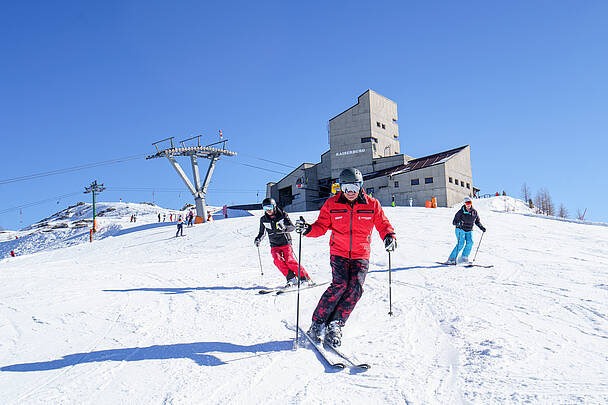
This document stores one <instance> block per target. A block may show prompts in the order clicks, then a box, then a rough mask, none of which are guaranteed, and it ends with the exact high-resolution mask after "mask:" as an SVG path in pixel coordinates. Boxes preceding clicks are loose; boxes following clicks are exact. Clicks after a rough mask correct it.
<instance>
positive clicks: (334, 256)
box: [296, 168, 397, 346]
mask: <svg viewBox="0 0 608 405" xmlns="http://www.w3.org/2000/svg"><path fill="white" fill-rule="evenodd" d="M339 180H340V190H341V192H340V193H339V194H337V195H335V196H333V197H330V198H329V199H328V200H327V201H326V202H325V204H324V205H323V207H322V208H321V212H320V213H319V218H318V219H317V220H316V221H315V222H314V223H313V224H312V225H311V224H307V223H306V221H305V220H304V219H303V218H301V219H299V220H298V221H296V232H298V233H303V234H304V235H306V236H308V237H312V238H316V237H319V236H322V235H325V233H326V232H327V231H328V230H331V231H332V234H331V238H330V240H329V246H330V249H329V252H330V255H331V257H330V265H331V268H332V282H331V284H330V286H329V287H328V288H327V290H326V291H325V292H324V293H323V295H322V296H321V299H320V300H319V303H318V304H317V308H316V309H315V311H314V313H313V315H312V325H311V327H310V329H309V330H308V332H307V334H308V336H310V337H311V338H312V339H314V340H316V341H321V336H322V334H323V333H324V332H325V338H324V341H325V342H327V343H329V344H331V345H333V346H340V345H341V344H342V328H343V327H344V324H345V323H346V320H347V319H348V317H349V316H350V314H351V312H352V311H353V309H354V308H355V305H357V302H358V301H359V298H361V295H362V294H363V283H364V282H365V276H366V275H367V269H368V267H369V256H370V243H371V236H372V231H373V230H374V227H376V229H377V230H378V233H379V234H380V237H381V238H382V239H383V240H384V246H385V249H386V250H387V251H389V252H391V251H393V250H395V248H396V247H397V241H396V239H395V230H394V229H393V227H392V225H391V224H390V222H389V221H388V219H387V218H386V216H385V215H384V211H383V210H382V206H381V205H380V202H379V201H378V200H376V199H375V198H373V197H370V196H368V195H366V194H365V191H364V190H363V175H362V174H361V172H360V171H359V170H357V169H354V168H351V169H344V170H343V171H342V173H340V179H339Z"/></svg>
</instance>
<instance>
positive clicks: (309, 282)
mask: <svg viewBox="0 0 608 405" xmlns="http://www.w3.org/2000/svg"><path fill="white" fill-rule="evenodd" d="M300 285H302V286H304V287H307V286H313V285H315V282H314V281H312V279H310V278H306V277H300Z"/></svg>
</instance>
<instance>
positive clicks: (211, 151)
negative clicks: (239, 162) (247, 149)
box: [146, 135, 236, 222]
mask: <svg viewBox="0 0 608 405" xmlns="http://www.w3.org/2000/svg"><path fill="white" fill-rule="evenodd" d="M201 136H202V135H198V136H194V137H192V138H188V139H184V140H183V141H180V142H179V143H180V144H181V146H178V147H175V146H174V145H173V138H174V137H171V138H166V139H162V140H160V141H157V142H154V143H153V144H152V145H154V147H155V148H156V151H157V153H156V154H154V155H150V156H147V157H146V159H156V158H162V157H166V158H167V159H168V160H169V163H171V166H173V168H174V169H175V171H176V172H177V174H178V175H179V177H181V179H182V180H183V181H184V184H185V185H186V187H188V190H190V192H191V193H192V196H193V197H194V202H195V205H196V215H197V216H198V217H201V218H202V220H203V222H206V221H207V206H206V205H205V195H206V194H207V187H208V186H209V182H210V181H211V175H212V174H213V171H214V170H215V164H216V162H217V161H218V160H219V158H220V156H222V155H224V156H236V152H232V151H229V150H227V149H226V142H227V141H228V140H222V141H219V142H215V143H212V144H209V145H206V146H201V144H200V141H201V139H200V138H201ZM193 139H196V146H186V144H185V142H188V141H192V140H193ZM167 141H169V142H170V145H171V147H170V148H167V149H163V150H160V149H159V147H158V144H160V143H162V142H167ZM219 144H222V145H221V149H220V148H219ZM214 145H218V147H213V146H214ZM176 156H190V162H191V163H192V175H193V177H194V185H193V184H192V182H190V179H188V177H187V176H186V173H185V172H184V170H183V169H182V168H181V166H180V165H179V163H178V162H177V160H175V157H176ZM199 157H202V158H205V159H209V160H210V162H209V168H208V169H207V174H206V175H205V179H204V180H203V183H202V184H201V178H200V172H199V170H198V158H199Z"/></svg>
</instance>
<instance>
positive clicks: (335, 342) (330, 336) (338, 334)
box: [323, 320, 343, 347]
mask: <svg viewBox="0 0 608 405" xmlns="http://www.w3.org/2000/svg"><path fill="white" fill-rule="evenodd" d="M342 326H343V323H342V321H339V320H335V321H331V322H330V323H329V325H327V332H326V333H325V339H324V340H323V341H324V342H325V343H327V344H329V345H331V346H334V347H340V345H341V344H342Z"/></svg>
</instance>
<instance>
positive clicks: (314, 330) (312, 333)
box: [306, 322, 325, 343]
mask: <svg viewBox="0 0 608 405" xmlns="http://www.w3.org/2000/svg"><path fill="white" fill-rule="evenodd" d="M324 329H325V324H323V323H316V322H313V323H312V325H310V329H308V332H306V334H307V335H308V337H310V338H311V339H312V340H313V341H315V342H317V343H319V342H321V335H323V330H324Z"/></svg>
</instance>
